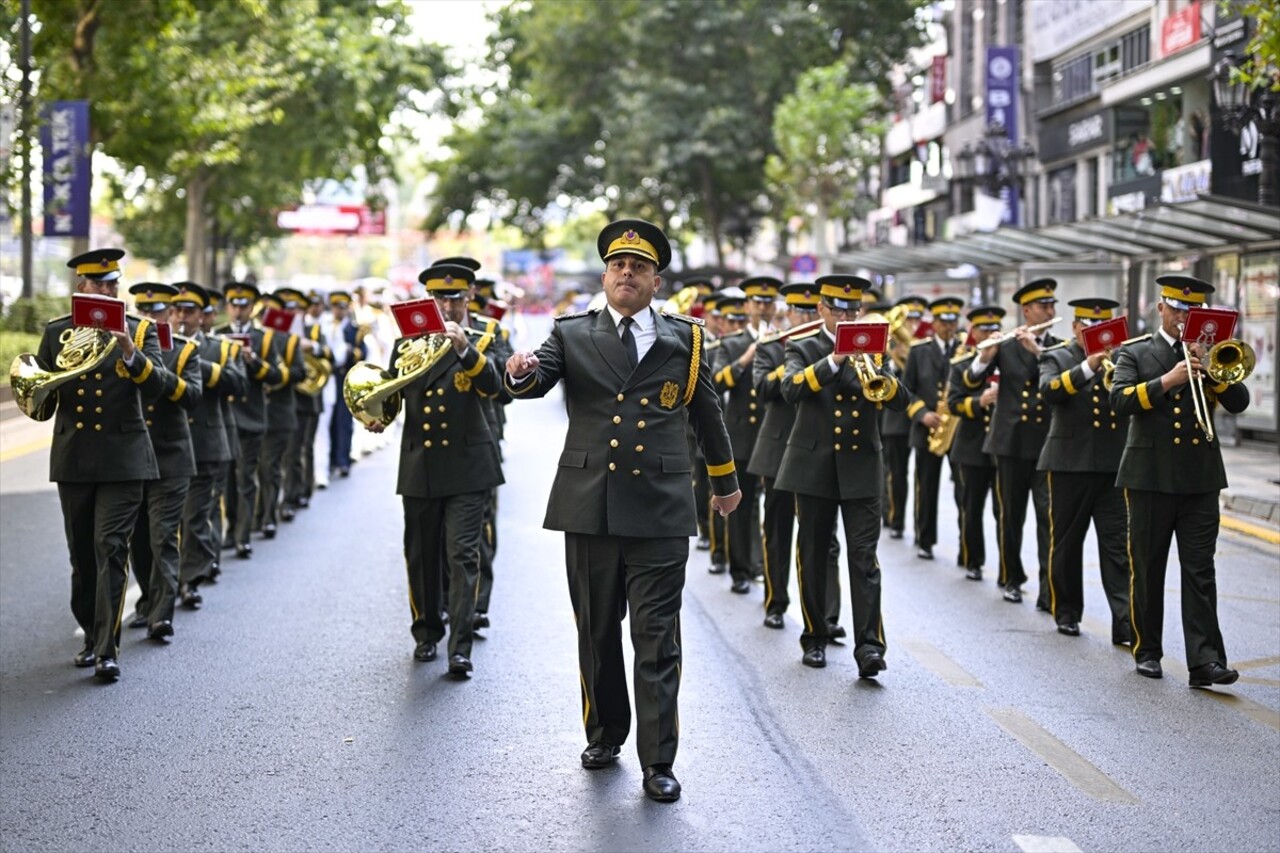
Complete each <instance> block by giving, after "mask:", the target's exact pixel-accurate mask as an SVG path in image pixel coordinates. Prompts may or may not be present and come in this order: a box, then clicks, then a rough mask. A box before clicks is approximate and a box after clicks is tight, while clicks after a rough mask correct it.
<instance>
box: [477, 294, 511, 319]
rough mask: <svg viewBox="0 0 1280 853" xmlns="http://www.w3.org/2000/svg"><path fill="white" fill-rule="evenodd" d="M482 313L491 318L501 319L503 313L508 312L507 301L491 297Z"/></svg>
mask: <svg viewBox="0 0 1280 853" xmlns="http://www.w3.org/2000/svg"><path fill="white" fill-rule="evenodd" d="M481 313H482V314H484V316H486V317H489V318H490V319H493V320H501V319H502V317H503V315H505V314H506V313H507V303H505V302H503V301H502V300H500V299H490V300H489V301H488V302H486V303H485V306H484V311H482V312H481Z"/></svg>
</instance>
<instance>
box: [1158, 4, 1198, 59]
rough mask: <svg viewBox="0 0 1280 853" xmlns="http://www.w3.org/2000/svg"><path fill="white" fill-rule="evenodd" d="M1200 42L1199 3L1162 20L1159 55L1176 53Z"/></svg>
mask: <svg viewBox="0 0 1280 853" xmlns="http://www.w3.org/2000/svg"><path fill="white" fill-rule="evenodd" d="M1198 41H1200V3H1199V0H1197V2H1195V3H1192V4H1191V5H1190V6H1188V7H1186V8H1185V9H1183V10H1182V11H1181V12H1178V13H1177V14H1176V15H1170V16H1169V17H1167V18H1165V19H1164V25H1163V26H1162V27H1161V28H1160V55H1161V56H1168V55H1169V54H1171V53H1177V52H1178V51H1180V50H1182V49H1183V48H1184V47H1188V46H1190V45H1193V44H1195V43H1196V42H1198Z"/></svg>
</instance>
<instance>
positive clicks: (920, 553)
mask: <svg viewBox="0 0 1280 853" xmlns="http://www.w3.org/2000/svg"><path fill="white" fill-rule="evenodd" d="M916 556H917V557H919V558H920V559H921V560H932V559H933V548H931V547H926V546H924V545H921V546H920V547H919V548H917V549H916Z"/></svg>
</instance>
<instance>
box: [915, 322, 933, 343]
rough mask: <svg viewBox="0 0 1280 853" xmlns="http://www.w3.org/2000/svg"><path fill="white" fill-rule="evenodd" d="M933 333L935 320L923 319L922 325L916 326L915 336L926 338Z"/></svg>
mask: <svg viewBox="0 0 1280 853" xmlns="http://www.w3.org/2000/svg"><path fill="white" fill-rule="evenodd" d="M932 334H933V322H932V321H930V320H921V321H920V325H919V326H916V334H915V337H916V338H919V339H920V340H924V339H925V338H927V337H929V336H930V335H932Z"/></svg>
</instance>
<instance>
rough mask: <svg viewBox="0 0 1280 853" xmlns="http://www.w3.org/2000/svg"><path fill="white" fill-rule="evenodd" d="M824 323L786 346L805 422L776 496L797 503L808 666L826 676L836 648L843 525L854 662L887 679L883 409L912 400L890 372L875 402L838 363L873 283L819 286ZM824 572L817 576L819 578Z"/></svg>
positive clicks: (789, 377) (787, 376)
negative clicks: (834, 591) (834, 565)
mask: <svg viewBox="0 0 1280 853" xmlns="http://www.w3.org/2000/svg"><path fill="white" fill-rule="evenodd" d="M817 284H818V288H819V292H820V293H821V294H822V303H821V304H820V305H819V306H818V313H819V315H820V316H821V317H822V320H823V321H824V325H823V327H822V329H821V330H820V331H819V332H818V333H816V334H813V335H809V336H807V337H802V338H800V339H799V340H791V341H788V342H787V349H786V356H785V362H784V365H785V370H784V373H783V378H782V396H783V399H785V400H787V401H788V402H790V403H793V404H794V405H795V406H796V422H795V425H794V426H793V427H792V428H791V437H790V439H789V440H788V441H787V449H786V452H785V453H784V454H783V457H782V465H781V467H780V468H779V470H778V480H777V484H776V485H777V488H779V489H783V490H784V491H789V492H793V493H794V494H795V496H796V527H797V529H796V537H797V539H796V541H797V543H798V547H797V549H796V579H797V581H798V584H799V587H800V608H801V614H802V615H803V616H804V631H803V632H802V633H801V634H800V645H801V647H802V648H803V649H804V655H803V657H802V659H801V660H802V662H803V663H804V664H805V665H806V666H811V667H823V666H826V663H827V657H826V647H827V644H828V643H830V642H831V641H832V635H831V628H830V623H829V622H828V621H827V618H826V617H827V613H828V603H827V589H828V585H827V578H828V576H829V574H830V572H829V571H828V559H827V558H828V553H829V547H830V542H831V537H832V535H833V533H834V531H835V526H836V516H837V515H840V516H841V519H842V521H843V523H844V534H845V546H846V550H847V553H848V558H847V559H848V564H849V598H850V601H851V603H852V607H853V642H854V647H853V656H854V660H855V661H857V664H858V676H859V677H860V678H874V677H876V676H877V675H878V674H879V673H880V672H882V671H883V670H884V669H885V666H886V665H885V659H884V655H885V650H886V645H885V638H884V624H883V620H882V619H881V614H880V564H879V562H878V561H877V559H876V543H877V541H878V540H879V538H880V518H881V515H880V501H881V490H882V488H883V485H884V472H883V470H882V468H881V465H882V461H881V450H882V448H881V445H880V429H879V413H880V409H881V407H885V408H890V409H898V410H901V409H905V408H906V406H907V402H908V401H907V397H908V395H907V393H906V392H905V391H904V390H903V389H902V387H901V386H900V385H899V384H898V381H897V380H896V379H894V378H893V377H892V376H891V375H890V373H889V371H888V370H887V369H886V368H885V367H884V366H883V365H878V366H875V367H874V368H872V369H874V371H875V373H876V375H877V376H880V377H882V378H883V380H884V382H885V383H886V385H885V391H886V397H885V399H884V400H883V401H881V402H872V401H871V400H870V399H868V398H867V396H866V389H865V388H864V386H863V383H862V382H861V381H860V379H859V376H858V371H857V370H856V369H855V365H854V363H853V362H852V361H851V360H850V359H848V358H846V356H844V355H836V354H835V330H836V326H837V324H838V323H839V322H842V321H845V320H852V319H854V318H855V317H857V316H858V313H859V311H860V310H861V291H862V288H863V287H867V286H869V282H868V281H867V280H866V279H864V278H860V277H858V276H851V275H828V276H822V277H821V278H819V279H818V280H817ZM815 568H816V571H815Z"/></svg>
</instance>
